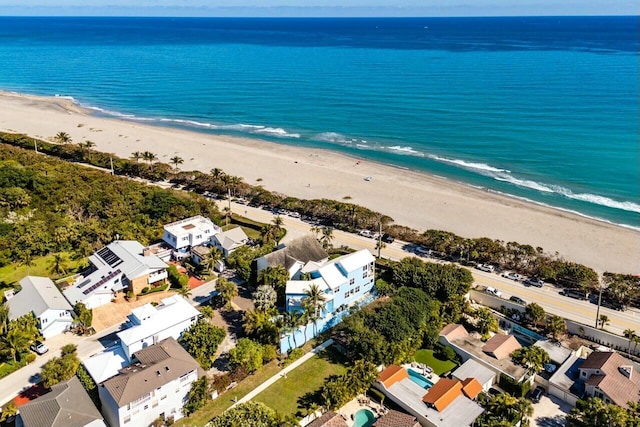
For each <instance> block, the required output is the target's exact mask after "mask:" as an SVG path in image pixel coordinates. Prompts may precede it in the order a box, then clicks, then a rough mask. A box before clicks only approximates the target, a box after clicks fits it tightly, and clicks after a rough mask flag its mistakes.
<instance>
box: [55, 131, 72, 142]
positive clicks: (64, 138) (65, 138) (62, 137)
mask: <svg viewBox="0 0 640 427" xmlns="http://www.w3.org/2000/svg"><path fill="white" fill-rule="evenodd" d="M53 140H54V141H55V142H57V143H58V144H69V143H70V142H71V135H69V134H68V133H66V132H58V133H57V134H56V136H54V137H53Z"/></svg>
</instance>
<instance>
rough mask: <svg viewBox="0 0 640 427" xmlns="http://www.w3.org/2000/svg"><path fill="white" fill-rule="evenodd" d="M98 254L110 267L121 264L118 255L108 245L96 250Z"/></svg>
mask: <svg viewBox="0 0 640 427" xmlns="http://www.w3.org/2000/svg"><path fill="white" fill-rule="evenodd" d="M98 256H99V257H100V258H102V259H103V260H104V261H105V262H106V263H107V264H109V265H110V266H111V267H115V266H117V265H120V264H122V262H123V261H122V260H121V259H120V257H119V256H118V255H116V254H114V253H113V251H112V250H111V249H109V248H108V247H104V248H102V249H100V250H99V251H98Z"/></svg>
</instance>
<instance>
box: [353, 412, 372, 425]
mask: <svg viewBox="0 0 640 427" xmlns="http://www.w3.org/2000/svg"><path fill="white" fill-rule="evenodd" d="M375 420H376V416H375V415H373V412H371V411H370V410H368V409H360V410H359V411H358V412H356V416H355V417H354V423H353V427H369V426H371V425H372V424H373V422H374V421H375Z"/></svg>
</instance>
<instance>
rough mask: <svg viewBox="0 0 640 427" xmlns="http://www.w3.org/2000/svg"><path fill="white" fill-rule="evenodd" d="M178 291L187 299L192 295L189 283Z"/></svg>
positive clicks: (177, 290) (177, 291)
mask: <svg viewBox="0 0 640 427" xmlns="http://www.w3.org/2000/svg"><path fill="white" fill-rule="evenodd" d="M176 293H177V294H178V295H180V296H181V297H183V298H185V299H189V297H190V296H191V289H189V286H188V285H187V286H181V287H179V288H178V289H176Z"/></svg>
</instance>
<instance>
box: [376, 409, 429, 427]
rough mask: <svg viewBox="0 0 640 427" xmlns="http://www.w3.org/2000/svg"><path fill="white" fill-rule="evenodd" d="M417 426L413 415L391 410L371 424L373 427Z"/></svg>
mask: <svg viewBox="0 0 640 427" xmlns="http://www.w3.org/2000/svg"><path fill="white" fill-rule="evenodd" d="M419 425H420V424H419V423H418V420H417V419H416V417H414V416H413V415H409V414H405V413H404V412H399V411H394V410H393V409H390V410H389V412H387V413H386V414H384V415H383V416H381V417H380V418H378V420H377V421H376V422H375V423H373V427H416V426H419Z"/></svg>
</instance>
